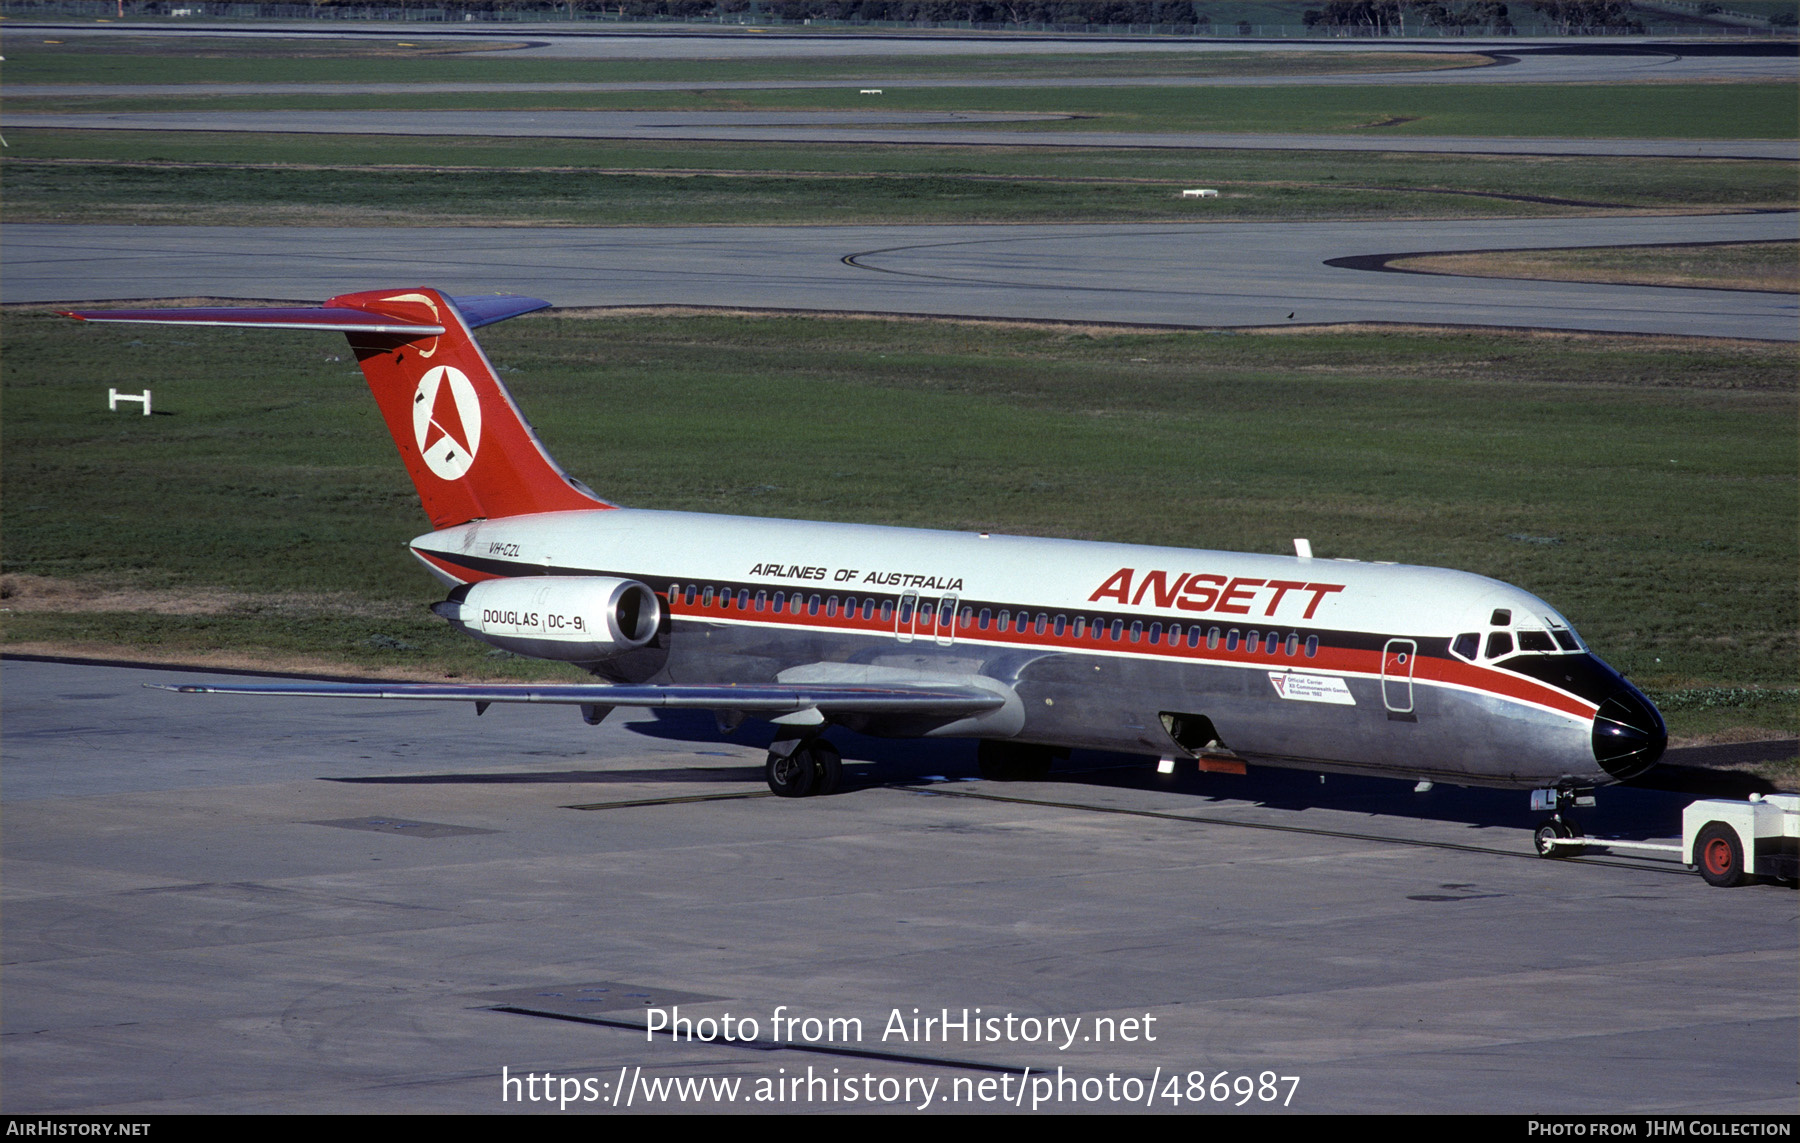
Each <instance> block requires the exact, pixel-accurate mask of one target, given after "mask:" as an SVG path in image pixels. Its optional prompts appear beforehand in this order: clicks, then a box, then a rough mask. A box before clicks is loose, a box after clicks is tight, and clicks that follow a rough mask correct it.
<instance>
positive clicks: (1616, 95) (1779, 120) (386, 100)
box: [16, 83, 1800, 139]
mask: <svg viewBox="0 0 1800 1143" xmlns="http://www.w3.org/2000/svg"><path fill="white" fill-rule="evenodd" d="M884 90H885V94H883V95H882V96H880V97H879V98H876V97H872V96H863V95H859V94H858V92H857V89H856V88H855V87H852V86H850V85H846V86H844V87H841V88H779V89H767V90H763V89H758V90H723V91H706V90H698V91H613V92H555V93H544V92H484V93H479V94H468V95H456V94H433V93H426V92H416V93H415V92H401V93H393V94H376V95H219V96H183V97H165V96H156V97H123V96H121V97H98V96H89V97H77V96H59V97H37V98H32V99H22V100H17V101H16V109H17V110H20V111H24V110H38V111H52V110H55V111H88V112H96V113H99V112H109V113H110V112H122V111H227V110H242V111H267V110H280V109H284V108H285V109H298V110H315V111H316V110H335V109H359V108H380V109H391V110H397V111H407V110H424V109H461V108H476V109H484V110H506V109H517V110H547V109H567V110H652V111H670V110H674V111H764V110H794V111H815V110H825V111H868V110H880V111H886V112H893V111H933V112H949V111H999V112H1022V113H1031V114H1040V115H1041V114H1057V115H1065V116H1070V117H1071V118H1068V119H1060V120H1038V121H1032V122H1025V123H1005V124H997V125H988V126H987V127H982V126H980V125H970V126H969V127H968V129H972V130H983V129H986V130H1008V131H1018V130H1027V131H1047V132H1059V131H1096V130H1101V131H1154V132H1171V131H1173V132H1179V131H1236V132H1275V133H1279V134H1296V133H1299V134H1304V133H1314V132H1341V133H1354V134H1358V135H1365V136H1370V137H1377V138H1379V137H1400V138H1405V137H1409V136H1414V135H1465V136H1466V135H1472V136H1504V137H1532V136H1543V137H1575V138H1626V139H1701V138H1719V139H1764V138H1767V139H1786V138H1792V137H1793V136H1794V135H1795V134H1796V132H1797V131H1800V105H1797V104H1796V101H1795V98H1794V86H1793V85H1792V84H1782V83H1725V84H1634V85H1616V86H1603V85H1582V84H1517V85H1505V84H1502V85H1492V86H1485V85H1474V86H1466V87H1465V86H1457V85H1448V84H1442V85H1418V84H1413V85H1394V86H1384V85H1383V86H1368V87H1343V88H1333V89H1332V90H1331V93H1330V97H1329V98H1321V97H1320V94H1319V91H1318V90H1317V89H1316V88H1309V87H1305V86H1291V87H1290V86H1280V87H1143V86H1120V87H1076V88H1071V87H1056V86H1045V87H1022V88H986V87H914V88H906V87H898V88H887V89H884Z"/></svg>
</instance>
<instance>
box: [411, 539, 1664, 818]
mask: <svg viewBox="0 0 1800 1143" xmlns="http://www.w3.org/2000/svg"><path fill="white" fill-rule="evenodd" d="M412 547H413V550H414V551H415V553H416V554H417V555H418V556H419V558H420V559H421V560H422V561H424V562H425V563H426V565H427V566H428V567H429V568H430V569H431V570H432V571H433V573H434V574H436V575H437V576H439V578H441V579H442V580H444V582H446V583H448V584H453V585H454V584H461V583H468V582H472V581H481V580H487V579H491V578H497V577H519V576H541V575H549V576H611V577H619V578H622V579H628V580H635V581H638V582H641V583H643V584H645V585H647V586H648V587H649V588H650V589H651V590H652V591H654V592H655V593H656V594H657V596H658V597H659V598H660V599H661V600H662V602H663V605H664V608H665V618H664V623H665V628H666V630H665V632H664V634H663V635H662V636H661V637H660V638H659V640H658V644H659V645H658V647H657V649H656V653H655V654H654V655H652V656H644V655H638V656H636V657H635V658H633V659H632V660H631V665H630V666H629V667H628V671H629V673H631V674H632V675H633V676H635V677H631V678H629V679H622V680H621V681H632V682H642V681H651V680H659V681H669V682H675V683H742V684H750V683H771V682H794V681H804V682H815V683H816V682H823V681H831V680H840V681H855V680H863V681H867V680H870V679H876V678H880V679H887V680H894V679H900V678H916V679H920V680H942V679H948V678H980V679H984V680H994V681H996V682H998V683H999V684H1001V685H1003V686H1005V687H1007V688H1010V690H1011V691H1012V692H1013V693H1016V695H1017V696H1018V700H1019V701H1018V702H1017V703H1013V704H1009V708H1008V710H1007V711H1006V712H1005V713H1004V715H1003V716H995V717H993V718H990V719H989V720H987V721H986V722H979V721H978V722H977V723H975V724H968V723H952V724H947V725H945V726H940V727H932V728H924V729H921V728H919V727H916V726H910V725H909V726H899V725H884V724H882V723H881V722H880V720H869V721H867V722H866V723H865V724H862V725H857V726H856V727H855V728H856V729H861V730H867V731H870V732H872V733H929V734H959V735H974V736H980V737H1008V738H1017V739H1020V740H1024V741H1030V742H1038V743H1043V744H1048V745H1057V746H1086V747H1096V748H1102V749H1112V750H1122V751H1128V752H1133V753H1140V754H1153V755H1164V756H1168V755H1175V754H1179V753H1182V752H1183V751H1186V752H1189V753H1193V752H1200V751H1203V750H1204V749H1205V748H1207V747H1208V745H1209V744H1208V743H1205V742H1201V741H1197V740H1194V739H1195V732H1194V730H1193V728H1194V727H1196V726H1205V727H1206V728H1207V731H1208V733H1210V734H1213V735H1214V736H1215V737H1216V741H1215V742H1213V743H1212V744H1211V746H1212V747H1214V748H1216V749H1218V750H1222V751H1230V752H1232V753H1235V754H1236V755H1238V756H1240V757H1242V758H1245V759H1249V760H1251V761H1258V762H1265V763H1272V764H1277V765H1288V766H1301V767H1307V768H1316V769H1327V770H1332V769H1335V770H1349V771H1358V772H1372V773H1390V774H1396V775H1404V776H1409V777H1410V776H1424V777H1436V778H1444V779H1447V780H1452V781H1461V782H1469V783H1480V784H1496V785H1508V786H1536V785H1548V784H1558V783H1562V784H1585V785H1593V784H1598V783H1603V782H1608V781H1612V780H1615V778H1616V777H1619V776H1623V775H1618V774H1613V773H1609V772H1608V771H1607V769H1606V768H1605V767H1604V766H1603V765H1602V764H1601V763H1600V762H1599V761H1598V760H1597V759H1596V753H1595V751H1596V747H1595V744H1594V734H1595V726H1596V712H1597V710H1598V709H1599V708H1600V707H1601V705H1602V704H1603V703H1604V702H1606V701H1607V700H1608V699H1609V698H1612V697H1614V696H1615V695H1623V696H1626V697H1625V698H1624V699H1623V701H1626V702H1628V703H1630V702H1638V703H1642V704H1643V706H1644V707H1645V708H1648V703H1647V702H1646V701H1644V700H1642V696H1641V695H1637V694H1636V692H1635V691H1634V690H1632V689H1631V688H1630V685H1629V684H1628V683H1625V682H1624V681H1623V680H1622V679H1621V678H1620V677H1619V676H1618V675H1617V674H1615V673H1614V672H1612V671H1611V669H1610V668H1607V667H1605V665H1604V664H1601V663H1600V662H1599V661H1598V660H1597V659H1595V658H1593V657H1592V656H1591V655H1589V654H1588V653H1587V651H1586V649H1585V647H1583V646H1581V645H1580V644H1579V642H1578V641H1577V640H1576V638H1575V636H1574V633H1573V631H1572V630H1570V628H1569V625H1568V624H1567V622H1566V620H1564V619H1563V617H1562V616H1561V615H1560V614H1558V613H1557V612H1556V611H1555V610H1554V609H1553V608H1551V607H1550V606H1549V605H1547V604H1546V603H1544V602H1543V601H1542V600H1540V599H1538V598H1536V597H1535V596H1533V595H1531V594H1530V593H1528V592H1525V591H1522V590H1520V589H1518V588H1516V587H1512V586H1510V585H1508V584H1505V583H1501V582H1499V581H1497V580H1492V579H1488V578H1485V577H1482V576H1477V575H1471V574H1468V573H1464V572H1456V571H1448V570H1444V569H1439V568H1425V567H1410V566H1399V565H1391V564H1371V563H1361V562H1357V561H1351V560H1329V559H1312V558H1298V557H1292V556H1267V555H1256V554H1246V553H1234V552H1215V551H1199V550H1188V549H1179V548H1159V547H1145V546H1138V545H1129V544H1108V543H1090V542H1082V541H1071V540H1047V539H1030V538H1024V537H1015V536H998V535H996V536H989V535H986V534H974V533H963V532H939V531H924V530H914V529H904V528H888V527H876V526H867V525H853V524H821V523H805V522H799V521H787V520H768V519H758V518H753V517H741V516H712V515H699V514H692V513H680V512H658V511H642V510H632V509H611V510H596V511H589V512H557V513H545V514H540V515H532V516H516V517H509V518H506V519H501V520H491V521H474V522H471V523H468V524H463V525H460V526H457V527H453V528H447V529H444V530H443V531H439V532H434V533H432V534H430V535H427V536H422V537H420V538H418V539H416V540H414V541H413V544H412ZM1497 635H1499V636H1503V644H1502V641H1501V640H1497V639H1496V638H1495V636H1497ZM1459 640H1460V643H1459ZM1525 644H1530V645H1532V646H1535V647H1537V648H1538V650H1535V651H1522V650H1520V649H1519V648H1520V647H1521V646H1522V645H1525ZM1497 648H1498V651H1496V649H1497ZM1546 648H1548V649H1547V650H1546ZM1483 652H1489V653H1485V654H1484V653H1483ZM596 669H597V670H599V671H600V673H612V672H609V671H607V670H605V669H603V668H596ZM1631 696H1635V697H1631ZM1652 715H1653V711H1652ZM1202 720H1204V721H1202ZM1658 725H1659V726H1660V723H1659V724H1658ZM1184 729H1185V736H1184Z"/></svg>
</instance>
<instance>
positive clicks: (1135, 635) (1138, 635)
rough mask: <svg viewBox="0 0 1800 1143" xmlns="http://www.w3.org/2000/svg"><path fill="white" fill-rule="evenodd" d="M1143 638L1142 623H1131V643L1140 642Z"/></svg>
mask: <svg viewBox="0 0 1800 1143" xmlns="http://www.w3.org/2000/svg"><path fill="white" fill-rule="evenodd" d="M1143 637H1144V625H1143V623H1142V622H1138V623H1133V624H1132V625H1131V641H1132V642H1133V643H1136V642H1138V641H1140V640H1141V639H1143Z"/></svg>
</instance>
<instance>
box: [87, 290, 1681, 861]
mask: <svg viewBox="0 0 1800 1143" xmlns="http://www.w3.org/2000/svg"><path fill="white" fill-rule="evenodd" d="M549 304H550V303H548V302H544V301H541V300H538V299H535V298H523V297H515V296H478V297H450V296H447V295H445V294H442V293H440V292H438V291H436V290H432V289H426V288H417V289H401V290H374V291H367V292H361V293H353V294H345V295H342V296H340V297H336V298H332V299H331V300H330V301H327V302H325V303H324V304H323V305H321V306H296V307H276V308H223V309H220V308H212V309H206V308H199V309H161V310H110V311H92V312H82V313H71V314H70V315H69V316H71V317H75V318H78V319H81V320H86V321H94V322H150V323H172V324H182V325H194V324H198V325H220V326H249V327H263V328H276V329H313V330H330V331H336V332H340V333H343V334H345V335H346V336H347V337H348V338H349V342H350V345H351V348H352V349H353V350H354V352H355V355H356V358H357V361H358V362H359V363H360V365H361V367H362V371H363V374H364V376H365V377H366V378H367V380H368V383H369V387H370V389H371V390H372V391H373V393H374V396H375V400H376V402H377V404H378V405H379V406H380V409H381V413H382V416H383V418H384V419H385V421H386V423H387V427H388V430H389V432H390V433H391V434H392V436H393V439H394V444H395V445H396V447H398V449H399V451H400V456H401V459H402V461H403V462H404V463H405V466H406V469H407V472H408V473H409V474H410V475H411V477H412V479H413V483H414V485H415V486H416V487H417V489H418V493H419V497H420V500H421V502H422V504H423V506H424V509H425V512H426V515H427V516H428V517H429V518H430V520H431V525H432V531H430V532H428V533H426V534H425V535H422V536H419V537H418V538H416V539H414V540H413V541H411V550H412V552H413V554H414V555H415V556H416V557H417V558H418V559H419V561H420V562H421V563H422V564H423V565H424V566H425V568H426V570H428V571H429V572H430V573H431V574H432V575H434V576H436V577H437V578H438V579H439V580H440V581H441V582H442V583H443V584H444V585H445V586H446V587H447V588H448V593H447V596H446V598H444V599H443V600H442V601H440V602H438V603H436V604H435V605H433V608H432V610H433V611H435V612H436V613H437V614H438V615H440V616H442V617H443V618H444V619H445V620H446V621H447V622H449V623H450V624H452V625H453V626H455V627H456V628H458V629H459V630H461V631H463V632H466V633H467V634H469V635H471V636H473V637H474V638H476V639H479V640H482V641H484V642H487V643H490V644H493V645H494V646H496V647H501V648H504V649H506V650H509V651H513V652H516V653H518V654H521V655H528V656H535V657H538V658H543V659H552V660H558V661H562V662H568V663H572V664H575V665H576V666H578V667H580V668H583V669H584V670H586V671H587V672H589V673H590V674H591V675H592V676H593V677H594V678H595V680H596V681H594V682H591V683H580V684H509V685H489V684H479V683H477V684H462V683H444V684H389V683H366V684H340V683H279V684H258V685H233V686H225V685H216V686H182V687H177V688H174V689H177V690H181V691H204V692H209V693H232V694H256V695H305V696H334V697H364V698H388V699H427V700H440V701H458V702H470V703H473V704H474V706H475V710H476V712H477V713H480V712H481V711H483V710H485V709H487V707H488V706H489V704H492V703H496V702H535V703H558V704H567V705H571V706H575V707H577V708H578V709H579V710H580V712H581V714H582V717H583V718H584V719H585V720H586V721H587V722H588V723H590V724H597V723H599V722H600V721H601V719H603V718H605V717H606V715H607V714H608V713H609V712H610V711H611V710H612V709H613V708H615V707H685V708H696V709H703V710H709V711H712V712H714V713H715V714H716V715H717V716H718V718H719V719H720V722H721V725H722V726H725V727H727V728H729V727H732V726H735V725H736V724H737V723H738V722H740V721H742V720H743V719H744V718H745V717H746V716H755V717H759V718H765V719H768V720H769V721H771V722H773V723H774V724H775V726H776V728H777V730H776V736H775V739H774V742H773V744H772V746H771V747H770V750H769V754H768V760H767V763H766V768H765V773H766V777H767V780H768V784H769V788H770V789H771V790H772V791H774V792H775V793H776V794H780V795H784V796H788V797H803V796H806V795H809V794H824V793H830V792H832V791H833V790H835V789H836V788H837V785H838V783H839V780H840V777H841V773H842V765H841V762H840V759H839V755H838V752H837V751H836V749H835V748H834V747H833V746H832V745H831V744H830V743H829V742H828V741H826V740H825V739H824V738H823V737H821V732H823V731H824V730H825V729H827V728H828V727H830V726H833V725H836V726H843V727H846V728H848V729H850V730H853V731H858V732H862V733H865V734H873V735H883V736H893V737H959V738H974V739H978V740H979V748H978V757H979V760H980V765H981V771H982V773H983V774H984V775H985V776H987V777H990V778H997V779H1009V778H1029V777H1034V776H1040V775H1042V774H1044V773H1046V772H1047V771H1048V770H1049V768H1050V765H1051V759H1052V757H1053V755H1054V754H1055V753H1057V752H1059V751H1060V752H1066V751H1067V750H1069V749H1070V748H1076V747H1088V748H1095V749H1100V750H1110V751H1119V752H1124V753H1127V754H1139V755H1143V756H1146V757H1147V758H1156V759H1158V760H1160V761H1161V762H1162V764H1163V765H1164V767H1165V768H1168V767H1169V766H1170V765H1171V764H1172V763H1173V762H1174V761H1176V760H1186V761H1187V762H1189V763H1195V764H1197V765H1198V766H1199V767H1200V768H1202V769H1211V770H1235V771H1237V772H1240V773H1241V772H1242V771H1243V766H1244V764H1246V763H1252V764H1258V765H1269V766H1283V767H1293V768H1300V769H1306V770H1315V771H1320V772H1327V771H1331V772H1346V773H1356V774H1372V775H1382V776H1389V777H1402V778H1408V779H1413V780H1416V781H1424V782H1438V781H1443V782H1449V783H1455V784H1462V785H1483V786H1498V787H1511V788H1518V789H1530V790H1532V791H1533V804H1534V806H1537V807H1539V808H1542V809H1545V810H1552V811H1554V814H1553V816H1552V817H1551V818H1550V819H1549V820H1547V821H1546V822H1545V824H1544V825H1543V827H1542V828H1541V829H1540V849H1541V850H1548V849H1554V847H1553V846H1546V845H1544V844H1543V839H1544V838H1546V837H1553V836H1562V837H1567V836H1571V835H1572V834H1573V833H1574V827H1573V825H1572V823H1569V822H1567V821H1566V819H1565V818H1564V817H1563V813H1562V811H1563V810H1565V809H1566V808H1567V807H1569V806H1570V805H1572V804H1576V803H1577V802H1582V803H1585V802H1586V801H1587V800H1588V798H1589V795H1591V792H1592V790H1593V788H1594V787H1596V786H1600V785H1605V784H1608V783H1612V782H1616V781H1622V780H1627V779H1631V778H1634V777H1637V776H1639V775H1642V774H1644V773H1645V772H1646V771H1648V770H1649V769H1650V768H1651V767H1652V766H1653V765H1654V764H1655V763H1656V761H1657V759H1658V758H1659V757H1660V755H1661V754H1662V751H1663V749H1664V747H1665V745H1666V743H1667V732H1666V730H1665V728H1664V725H1663V721H1662V718H1661V716H1660V715H1659V714H1658V712H1657V710H1656V708H1655V707H1654V706H1653V705H1652V704H1651V702H1650V701H1649V700H1648V699H1647V698H1646V697H1645V696H1644V695H1643V694H1642V693H1641V692H1640V691H1639V690H1638V689H1637V688H1636V687H1634V686H1632V685H1631V683H1629V682H1628V681H1626V680H1625V679H1624V678H1623V677H1622V676H1621V675H1620V674H1619V673H1618V672H1616V671H1615V670H1613V669H1612V668H1611V667H1609V666H1607V665H1606V664H1605V663H1604V662H1602V661H1601V660H1600V659H1599V658H1598V657H1597V656H1595V655H1594V654H1593V653H1592V651H1590V650H1589V648H1588V647H1587V645H1586V644H1585V643H1584V642H1583V641H1582V639H1581V637H1580V636H1579V635H1577V634H1576V632H1575V630H1574V628H1573V627H1572V626H1571V625H1570V623H1569V622H1568V620H1567V619H1565V618H1564V617H1563V616H1562V615H1561V614H1560V613H1558V612H1557V611H1556V609H1555V608H1553V607H1551V606H1550V605H1549V604H1548V603H1545V602H1544V601H1543V600H1541V599H1538V598H1537V597H1536V596H1533V595H1532V594H1530V593H1529V592H1526V591H1523V590H1521V589H1519V588H1517V587H1513V586H1511V585H1509V584H1506V583H1502V582H1499V581H1497V580H1493V579H1488V578H1485V577H1483V576H1478V575H1472V574H1469V573H1466V572H1460V571H1451V570H1446V569H1440V568H1428V567H1410V566H1399V565H1394V564H1384V563H1364V562H1358V561H1354V560H1337V559H1316V558H1313V557H1312V555H1311V551H1310V546H1309V545H1307V544H1306V543H1305V542H1304V541H1296V554H1295V555H1292V556H1276V555H1257V554H1249V553H1239V552H1221V551H1200V550H1185V549H1177V548H1159V547H1144V546H1137V545H1129V544H1110V543H1090V542H1077V541H1070V540H1053V539H1031V538H1025V537H1018V536H1006V535H989V534H987V533H967V532H947V531H922V530H914V529H905V528H891V527H875V526H864V525H854V524H822V523H803V522H797V521H788V520H771V519H760V518H752V517H743V516H721V515H703V514H695V513H686V512H664V511H649V510H642V509H631V508H622V507H619V506H617V505H614V504H612V503H609V502H607V501H606V500H603V499H601V498H600V496H598V495H597V494H595V493H594V492H593V491H592V490H590V489H589V488H588V487H587V486H585V485H584V484H582V483H581V482H580V481H578V480H576V479H574V478H572V477H571V476H569V475H568V474H567V473H565V472H564V471H563V470H562V469H561V468H560V467H559V466H558V465H557V464H556V462H555V461H554V460H552V459H551V457H550V456H549V454H548V453H547V452H546V451H545V449H544V448H543V446H542V444H541V443H540V442H539V440H538V438H537V436H536V434H535V433H534V432H533V430H532V428H531V426H530V425H529V423H528V422H527V421H526V420H525V417H524V416H523V414H522V413H521V412H520V411H519V408H518V406H517V405H516V404H515V403H514V401H513V398H512V396H511V394H510V393H508V391H507V390H506V387H505V386H504V385H502V384H501V382H500V379H499V377H498V376H497V375H496V373H495V371H494V369H493V366H492V365H491V364H490V363H489V361H488V359H487V357H486V356H485V354H483V352H482V350H481V348H480V347H479V345H477V344H476V341H475V338H474V336H473V332H472V331H473V330H475V329H476V328H479V327H481V326H483V325H487V324H490V323H493V322H497V321H502V320H504V319H507V318H511V317H516V316H519V315H521V314H526V313H530V312H532V311H535V310H539V309H542V308H545V307H547V306H548V305H549Z"/></svg>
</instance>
